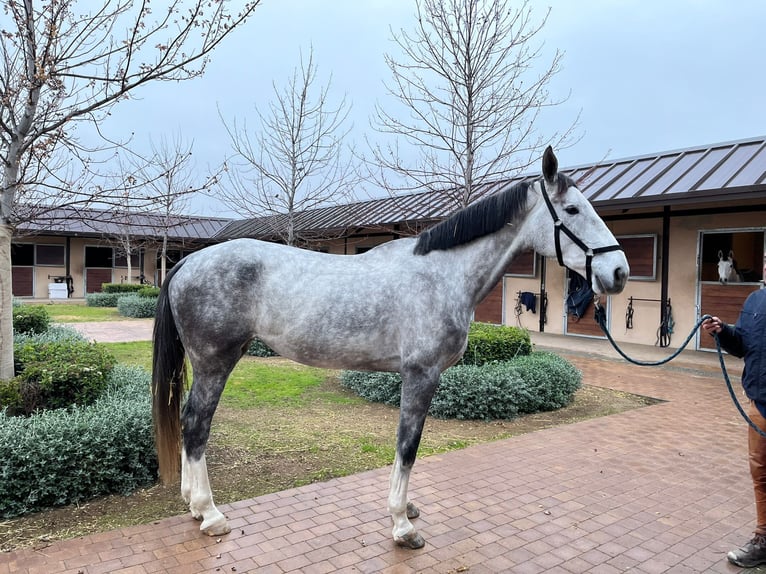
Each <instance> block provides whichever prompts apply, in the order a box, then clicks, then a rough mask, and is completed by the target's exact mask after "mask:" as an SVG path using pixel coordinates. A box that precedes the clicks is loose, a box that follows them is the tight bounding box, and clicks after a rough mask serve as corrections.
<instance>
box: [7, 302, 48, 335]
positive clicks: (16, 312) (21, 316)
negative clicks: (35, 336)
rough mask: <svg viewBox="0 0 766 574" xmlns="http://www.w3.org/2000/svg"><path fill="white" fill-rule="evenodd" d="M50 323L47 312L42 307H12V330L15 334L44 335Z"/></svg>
mask: <svg viewBox="0 0 766 574" xmlns="http://www.w3.org/2000/svg"><path fill="white" fill-rule="evenodd" d="M50 323H51V317H50V315H49V314H48V310H47V309H46V308H45V307H43V306H42V305H20V306H18V307H13V330H14V331H15V332H16V333H45V331H47V330H48V326H49V325H50Z"/></svg>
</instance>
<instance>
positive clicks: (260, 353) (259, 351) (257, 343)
mask: <svg viewBox="0 0 766 574" xmlns="http://www.w3.org/2000/svg"><path fill="white" fill-rule="evenodd" d="M247 354H248V355H251V356H253V357H276V356H278V355H277V353H276V352H275V351H274V350H273V349H272V348H271V347H269V346H268V345H267V344H266V343H264V342H263V341H261V340H260V339H253V342H252V343H250V346H249V347H248V348H247Z"/></svg>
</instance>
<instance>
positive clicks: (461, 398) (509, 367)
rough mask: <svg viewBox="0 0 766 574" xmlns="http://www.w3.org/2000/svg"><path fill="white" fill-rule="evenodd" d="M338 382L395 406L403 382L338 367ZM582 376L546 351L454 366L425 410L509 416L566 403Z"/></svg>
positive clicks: (455, 415) (458, 415) (391, 375)
mask: <svg viewBox="0 0 766 574" xmlns="http://www.w3.org/2000/svg"><path fill="white" fill-rule="evenodd" d="M340 380H341V384H342V385H343V386H344V387H346V388H348V389H351V390H352V391H354V392H355V393H357V394H358V395H359V396H361V397H363V398H365V399H367V400H369V401H374V402H382V403H385V404H389V405H393V406H397V407H398V406H399V401H400V395H401V386H402V380H401V377H400V376H399V375H398V374H396V373H365V372H360V371H343V372H342V373H341V378H340ZM581 384H582V374H581V373H580V371H578V370H577V369H576V368H575V367H574V366H573V365H572V364H571V363H569V362H568V361H566V360H565V359H563V358H561V357H559V356H557V355H554V354H552V353H546V352H536V353H533V354H531V355H528V356H519V357H517V358H515V359H512V360H510V361H504V362H494V363H487V364H484V365H457V366H455V367H452V368H450V369H447V370H446V371H445V372H444V373H442V376H441V380H440V382H439V388H438V389H437V390H436V394H435V395H434V398H433V400H432V402H431V407H430V409H429V411H428V414H430V415H431V416H433V417H437V418H456V419H470V420H495V419H512V418H514V417H516V416H518V415H520V414H528V413H535V412H539V411H548V410H554V409H558V408H561V407H564V406H566V405H568V404H569V403H570V402H571V401H572V399H573V398H574V393H575V391H576V390H577V389H579V388H580V386H581Z"/></svg>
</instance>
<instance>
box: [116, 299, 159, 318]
mask: <svg viewBox="0 0 766 574" xmlns="http://www.w3.org/2000/svg"><path fill="white" fill-rule="evenodd" d="M156 311H157V297H141V296H139V295H137V294H135V295H122V296H120V298H119V299H117V312H118V313H119V314H120V315H122V316H123V317H133V318H134V319H144V318H147V317H154V315H155V313H156Z"/></svg>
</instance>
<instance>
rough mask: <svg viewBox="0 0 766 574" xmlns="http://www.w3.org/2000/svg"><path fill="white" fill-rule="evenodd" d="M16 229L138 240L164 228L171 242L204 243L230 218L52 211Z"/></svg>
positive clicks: (63, 209) (31, 231)
mask: <svg viewBox="0 0 766 574" xmlns="http://www.w3.org/2000/svg"><path fill="white" fill-rule="evenodd" d="M24 219H27V220H28V222H27V223H24V224H22V225H21V226H19V230H18V231H19V233H20V234H34V233H46V234H56V235H70V236H72V235H74V236H85V237H110V236H119V235H125V234H130V235H133V236H137V237H157V236H161V235H163V233H164V230H165V229H167V233H168V238H169V239H171V240H173V241H186V240H192V241H206V240H209V239H211V238H212V237H215V236H216V234H217V233H218V232H219V231H220V230H221V228H223V227H224V226H225V225H226V224H228V223H229V222H230V220H229V219H223V218H210V217H195V216H183V215H182V216H171V217H169V218H168V219H167V220H166V219H165V217H164V216H160V215H154V214H140V213H127V214H126V213H116V212H114V211H111V210H106V209H75V208H64V207H62V208H54V209H51V210H49V211H44V212H41V213H39V214H36V215H35V216H34V217H30V214H25V215H24Z"/></svg>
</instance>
